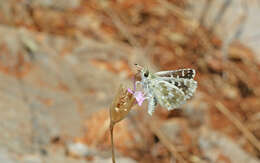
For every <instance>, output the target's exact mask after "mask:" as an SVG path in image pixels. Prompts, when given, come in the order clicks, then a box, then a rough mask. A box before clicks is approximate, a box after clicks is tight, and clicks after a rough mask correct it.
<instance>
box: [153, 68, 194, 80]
mask: <svg viewBox="0 0 260 163" xmlns="http://www.w3.org/2000/svg"><path fill="white" fill-rule="evenodd" d="M195 74H196V71H195V70H194V69H180V70H172V71H160V72H156V73H155V75H157V76H159V77H172V78H184V79H193V78H194V77H195Z"/></svg>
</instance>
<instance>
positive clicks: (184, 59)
mask: <svg viewBox="0 0 260 163" xmlns="http://www.w3.org/2000/svg"><path fill="white" fill-rule="evenodd" d="M201 3H202V4H204V5H205V6H207V3H206V2H201ZM250 3H255V2H250ZM227 6H228V5H227ZM220 7H221V5H220ZM228 7H229V6H228ZM228 7H227V8H228ZM212 8H213V9H214V7H212V6H211V10H213V9H212ZM242 8H243V7H242ZM191 9H194V13H197V7H196V5H193V6H191V4H190V3H188V2H186V1H179V0H172V1H165V0H162V1H155V0H138V1H135V0H134V1H111V2H110V1H105V0H99V1H94V0H89V1H85V0H73V1H69V0H54V1H49V0H44V1H42V0H34V1H30V0H9V1H8V2H7V1H4V0H0V36H1V37H0V97H1V98H0V111H1V114H0V133H1V134H0V162H3V163H16V162H24V163H45V162H46V163H59V162H62V163H78V162H79V163H80V162H93V163H98V162H100V163H105V162H111V143H110V137H109V132H108V130H109V112H108V108H109V105H110V104H111V102H112V100H113V96H114V95H115V93H116V90H117V88H118V87H119V85H120V84H125V85H127V86H128V87H132V77H133V75H134V74H135V73H136V69H135V67H134V66H133V65H134V63H138V64H140V65H143V66H145V67H149V69H150V70H151V71H158V70H169V69H179V68H194V69H196V71H197V75H196V77H195V80H197V81H198V85H199V86H198V89H197V91H196V94H195V96H194V97H193V98H192V99H191V100H190V101H189V102H188V103H187V104H185V105H184V106H183V107H182V108H181V109H177V110H173V111H170V112H168V111H167V110H166V109H164V108H161V107H158V108H157V109H156V111H155V113H154V115H153V116H152V117H151V116H149V115H148V114H147V105H146V103H145V104H144V105H143V106H142V107H137V106H135V107H134V108H133V110H132V111H131V113H130V114H129V116H128V117H127V118H126V119H124V120H123V121H121V122H120V123H118V124H117V125H116V127H115V131H114V141H115V147H116V160H117V162H120V163H121V162H122V163H123V162H125V163H134V162H143V163H145V162H147V163H148V162H165V163H167V162H184V161H185V162H194V163H195V162H205V163H206V162H224V163H230V162H232V163H238V162H241V163H243V162H252V163H254V162H259V158H260V143H259V139H260V100H259V99H260V98H259V97H260V86H259V82H260V75H259V70H260V62H259V61H258V59H257V58H258V55H257V52H255V51H254V50H252V49H251V47H250V48H249V47H248V46H246V45H245V43H243V41H239V32H240V31H241V30H240V29H243V26H246V25H245V24H246V21H244V20H246V18H245V16H244V15H246V14H244V13H243V12H242V14H241V15H242V16H240V15H239V16H238V17H237V20H238V21H237V22H236V23H234V24H233V26H234V27H233V28H230V29H232V30H231V31H232V35H228V37H223V34H222V35H221V32H219V30H221V28H220V27H219V26H218V28H212V26H211V25H212V24H214V23H216V22H212V23H210V22H208V20H207V19H206V18H204V17H203V16H198V15H200V14H196V15H197V16H195V15H192V11H193V10H191ZM195 10H196V11H195ZM211 10H209V11H211ZM203 11H204V15H206V16H207V15H209V14H208V12H206V9H204V10H203ZM222 12H223V13H224V12H225V11H223V10H222ZM202 13H203V12H202ZM245 13H247V12H245ZM202 15H203V14H202ZM206 16H205V17H206ZM206 20H207V23H205V22H206ZM212 20H214V19H212ZM219 22H221V19H220V20H219ZM217 23H218V22H217ZM213 27H214V26H213ZM224 30H225V29H224ZM245 31H246V30H245ZM256 51H257V50H256Z"/></svg>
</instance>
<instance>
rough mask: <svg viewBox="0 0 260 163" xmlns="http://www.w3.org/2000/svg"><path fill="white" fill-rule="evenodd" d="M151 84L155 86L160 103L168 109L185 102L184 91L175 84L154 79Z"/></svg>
mask: <svg viewBox="0 0 260 163" xmlns="http://www.w3.org/2000/svg"><path fill="white" fill-rule="evenodd" d="M151 86H152V87H153V94H154V96H155V98H156V100H157V101H158V103H159V104H160V105H161V106H162V107H165V108H167V109H168V110H172V109H174V108H177V107H179V106H180V105H182V104H183V103H184V102H185V95H184V93H183V91H181V90H180V89H179V88H178V87H176V86H175V85H174V84H171V83H169V82H167V81H163V80H154V81H153V82H152V84H151Z"/></svg>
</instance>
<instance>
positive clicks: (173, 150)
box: [149, 121, 187, 163]
mask: <svg viewBox="0 0 260 163" xmlns="http://www.w3.org/2000/svg"><path fill="white" fill-rule="evenodd" d="M149 127H150V129H151V131H152V132H153V133H154V134H155V135H156V136H157V137H158V138H159V139H160V141H161V143H162V144H163V145H164V146H165V147H166V148H167V149H168V150H169V151H170V153H171V154H172V155H173V156H174V157H175V158H176V159H177V160H178V161H179V162H181V163H186V162H187V161H185V160H184V158H183V157H182V155H181V154H179V152H178V150H177V149H176V147H175V146H174V145H173V144H172V143H171V141H170V140H169V139H168V138H167V137H166V136H165V135H164V134H163V133H162V131H161V130H160V129H159V128H158V127H157V125H156V121H155V122H152V123H149Z"/></svg>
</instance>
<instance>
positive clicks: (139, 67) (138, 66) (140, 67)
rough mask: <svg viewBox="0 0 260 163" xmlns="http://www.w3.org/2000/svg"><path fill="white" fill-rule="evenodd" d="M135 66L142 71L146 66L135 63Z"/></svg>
mask: <svg viewBox="0 0 260 163" xmlns="http://www.w3.org/2000/svg"><path fill="white" fill-rule="evenodd" d="M135 66H136V68H137V70H138V71H142V70H143V69H144V68H143V67H142V66H140V65H138V64H136V63H135Z"/></svg>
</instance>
